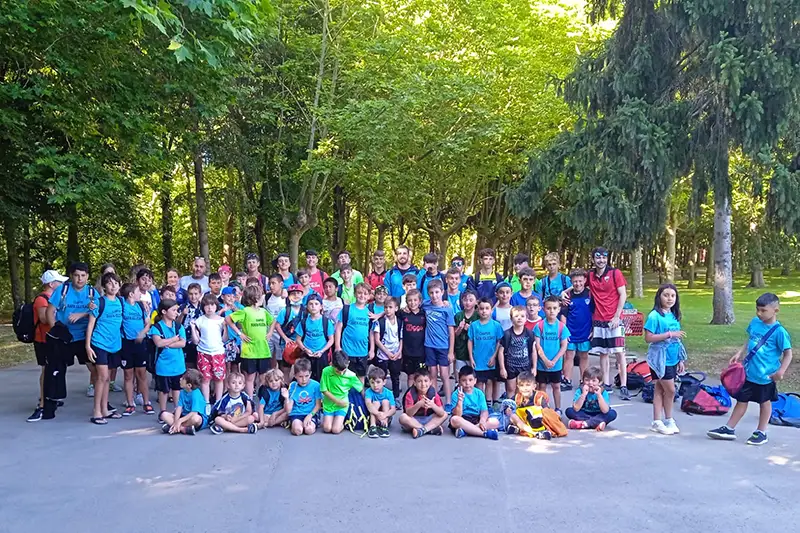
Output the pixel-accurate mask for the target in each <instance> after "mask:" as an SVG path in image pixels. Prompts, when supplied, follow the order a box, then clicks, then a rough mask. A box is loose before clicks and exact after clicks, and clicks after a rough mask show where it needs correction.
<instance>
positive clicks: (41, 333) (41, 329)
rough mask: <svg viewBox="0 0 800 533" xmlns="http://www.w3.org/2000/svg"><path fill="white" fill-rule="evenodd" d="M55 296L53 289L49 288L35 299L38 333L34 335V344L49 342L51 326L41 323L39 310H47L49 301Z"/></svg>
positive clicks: (35, 320) (34, 315) (35, 318)
mask: <svg viewBox="0 0 800 533" xmlns="http://www.w3.org/2000/svg"><path fill="white" fill-rule="evenodd" d="M51 294H53V289H50V288H48V289H47V290H46V291H42V292H41V293H40V294H38V295H37V296H36V298H34V299H33V323H34V324H36V331H35V333H34V334H33V342H47V337H46V335H47V332H48V331H50V324H48V323H47V322H40V321H39V309H41V308H42V307H44V308H45V310H46V309H47V304H48V303H49V302H48V299H49V298H50V295H51Z"/></svg>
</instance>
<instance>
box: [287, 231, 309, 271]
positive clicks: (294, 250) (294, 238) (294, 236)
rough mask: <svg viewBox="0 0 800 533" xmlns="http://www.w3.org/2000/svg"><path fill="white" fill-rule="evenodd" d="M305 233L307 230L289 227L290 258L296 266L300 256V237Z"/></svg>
mask: <svg viewBox="0 0 800 533" xmlns="http://www.w3.org/2000/svg"><path fill="white" fill-rule="evenodd" d="M303 233H305V230H300V229H297V228H290V229H289V259H290V260H291V261H292V265H294V267H295V268H297V261H298V258H299V257H300V237H302V236H303Z"/></svg>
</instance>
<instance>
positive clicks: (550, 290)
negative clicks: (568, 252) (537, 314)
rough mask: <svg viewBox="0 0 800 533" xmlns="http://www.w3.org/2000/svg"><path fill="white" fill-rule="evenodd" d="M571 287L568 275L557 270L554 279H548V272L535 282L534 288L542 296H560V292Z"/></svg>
mask: <svg viewBox="0 0 800 533" xmlns="http://www.w3.org/2000/svg"><path fill="white" fill-rule="evenodd" d="M570 287H572V280H571V279H569V276H567V275H565V274H562V273H561V272H559V273H558V274H556V279H550V274H547V275H546V276H545V277H543V278H542V279H540V280H539V281H537V282H536V286H535V287H534V290H535V291H536V292H538V293H539V294H541V295H542V298H547V297H548V296H557V297H558V298H561V293H562V292H564V291H565V290H567V289H569V288H570Z"/></svg>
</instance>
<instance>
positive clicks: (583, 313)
mask: <svg viewBox="0 0 800 533" xmlns="http://www.w3.org/2000/svg"><path fill="white" fill-rule="evenodd" d="M569 277H570V280H571V281H572V288H571V289H570V290H569V292H568V294H569V298H568V299H567V300H566V301H568V302H569V305H568V306H564V307H562V308H561V321H562V322H564V321H565V323H566V325H567V329H568V330H569V332H570V338H569V344H568V345H567V353H566V356H565V357H564V376H563V377H562V378H561V390H562V391H570V390H572V371H573V367H574V365H575V356H576V354H577V357H578V361H579V368H580V375H581V376H582V375H583V373H584V372H585V371H586V369H587V368H588V367H589V348H590V347H591V343H590V342H589V337H590V336H591V334H592V295H591V294H589V288H588V287H587V286H586V271H585V270H584V269H582V268H576V269H575V270H573V271H572V272H570V273H569Z"/></svg>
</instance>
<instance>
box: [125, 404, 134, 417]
mask: <svg viewBox="0 0 800 533" xmlns="http://www.w3.org/2000/svg"><path fill="white" fill-rule="evenodd" d="M135 412H136V408H135V407H134V406H132V405H129V406H127V407H126V408H125V410H124V411H122V416H131V415H132V414H133V413H135Z"/></svg>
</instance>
